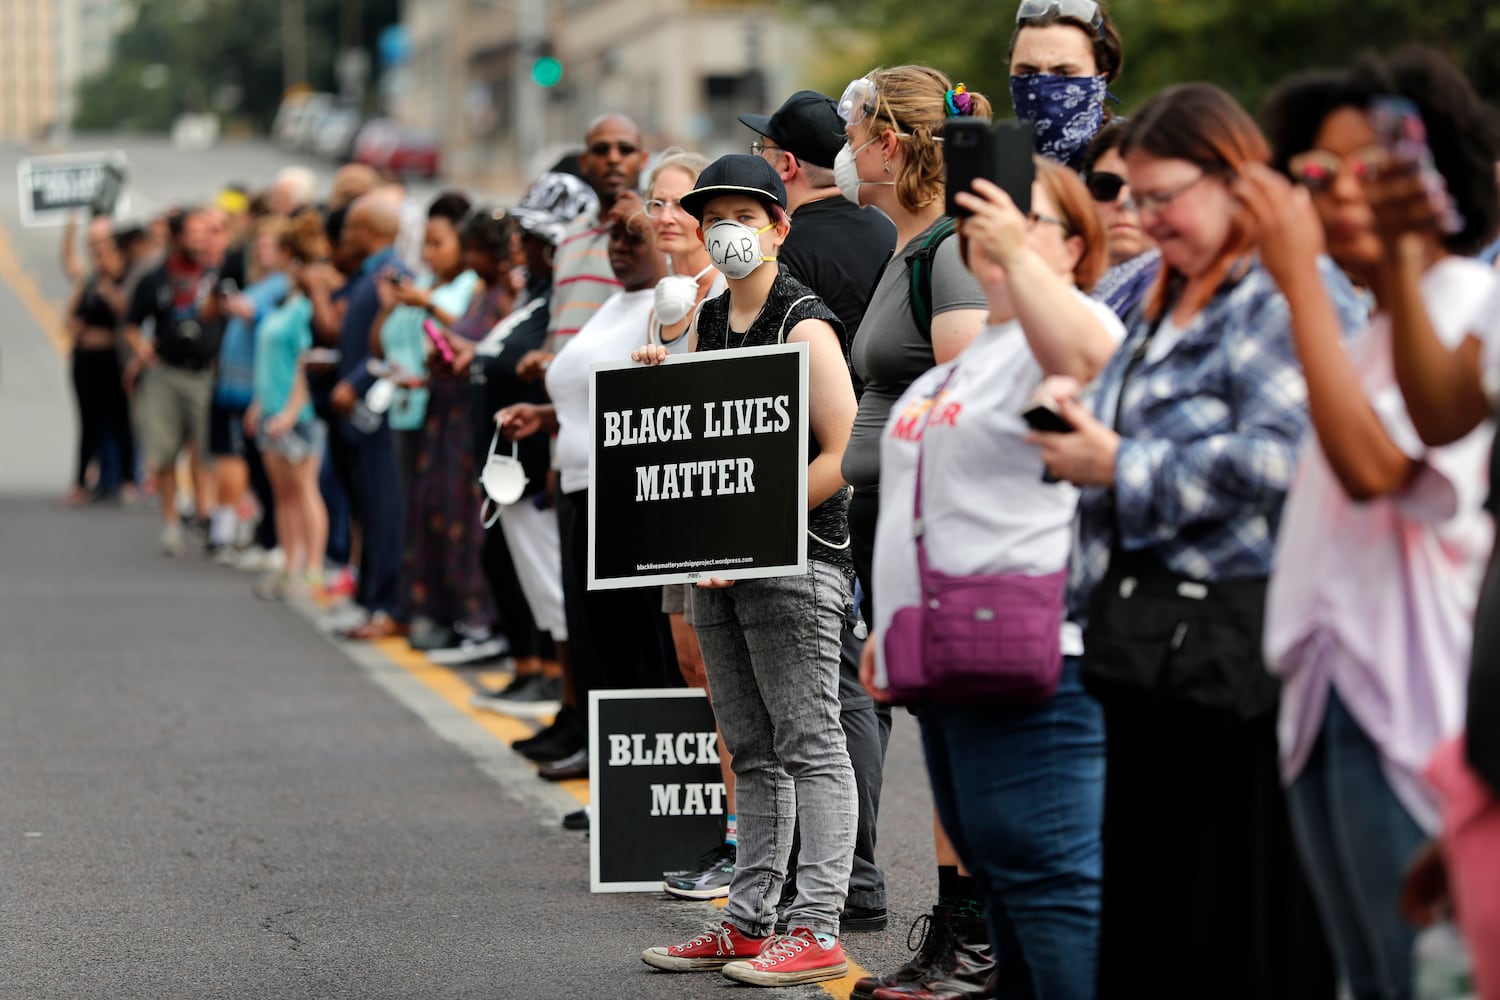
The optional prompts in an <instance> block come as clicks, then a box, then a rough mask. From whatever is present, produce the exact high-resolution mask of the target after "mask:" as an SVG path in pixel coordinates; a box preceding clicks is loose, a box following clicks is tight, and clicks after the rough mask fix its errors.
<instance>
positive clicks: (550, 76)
mask: <svg viewBox="0 0 1500 1000" xmlns="http://www.w3.org/2000/svg"><path fill="white" fill-rule="evenodd" d="M562 75H563V66H562V61H561V60H560V59H557V58H555V57H553V56H541V57H540V58H538V59H537V61H536V62H534V63H532V64H531V82H533V83H535V84H536V85H537V86H538V87H555V86H557V84H558V82H559V81H561V80H562Z"/></svg>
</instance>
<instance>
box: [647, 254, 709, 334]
mask: <svg viewBox="0 0 1500 1000" xmlns="http://www.w3.org/2000/svg"><path fill="white" fill-rule="evenodd" d="M713 269H714V266H713V265H712V264H710V265H708V266H707V267H705V268H704V269H703V270H701V271H699V272H698V273H697V274H694V275H686V274H669V275H667V276H666V277H665V278H662V279H661V280H660V281H658V282H657V283H656V321H657V322H658V323H660V324H661V325H662V326H672V325H673V324H675V323H681V322H682V321H683V320H685V319H687V318H688V313H690V312H692V311H693V306H695V305H697V304H698V279H699V278H702V277H703V276H704V275H705V274H707V273H708V272H709V271H712V270H713Z"/></svg>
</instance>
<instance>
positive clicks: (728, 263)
mask: <svg viewBox="0 0 1500 1000" xmlns="http://www.w3.org/2000/svg"><path fill="white" fill-rule="evenodd" d="M774 228H776V223H774V222H772V223H769V224H768V225H764V226H762V227H761V228H759V229H751V228H750V227H749V226H747V225H745V224H744V223H743V222H736V221H735V220H734V219H720V220H719V221H718V222H715V223H714V224H713V225H711V226H709V227H708V228H707V229H705V230H703V245H704V246H705V247H707V248H708V259H709V260H711V261H713V263H714V267H716V268H718V269H719V272H720V273H721V274H723V275H724V277H726V278H733V279H736V280H738V279H740V278H748V277H749V276H750V275H751V274H752V273H753V272H754V271H755V269H756V268H757V267H760V266H761V265H762V264H764V263H765V262H766V261H768V260H775V259H776V258H775V257H767V256H766V255H765V254H763V253H761V252H760V234H761V233H764V232H768V231H770V230H772V229H774Z"/></svg>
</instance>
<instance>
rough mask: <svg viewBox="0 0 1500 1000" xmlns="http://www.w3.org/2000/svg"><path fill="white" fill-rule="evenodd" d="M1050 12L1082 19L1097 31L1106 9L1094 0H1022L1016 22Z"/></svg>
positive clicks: (1077, 19) (1059, 15)
mask: <svg viewBox="0 0 1500 1000" xmlns="http://www.w3.org/2000/svg"><path fill="white" fill-rule="evenodd" d="M1048 14H1056V15H1057V16H1058V17H1067V18H1072V19H1073V20H1075V21H1082V22H1083V23H1084V24H1086V25H1088V26H1089V28H1090V29H1092V30H1093V31H1095V32H1098V30H1099V28H1100V26H1101V25H1103V24H1104V11H1102V10H1100V9H1099V5H1098V4H1097V3H1095V2H1094V0H1021V6H1019V7H1017V8H1016V23H1017V24H1020V23H1021V22H1022V21H1030V20H1032V19H1033V18H1038V17H1046V16H1047V15H1048Z"/></svg>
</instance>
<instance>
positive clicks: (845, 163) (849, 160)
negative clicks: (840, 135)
mask: <svg viewBox="0 0 1500 1000" xmlns="http://www.w3.org/2000/svg"><path fill="white" fill-rule="evenodd" d="M878 138H880V137H879V136H875V137H873V138H871V139H870V140H869V142H866V143H864V144H862V145H861V146H860V147H859V149H850V148H849V143H848V142H845V143H844V148H843V149H841V150H839V151H838V155H837V156H835V157H834V158H833V182H834V183H835V184H837V185H838V186H839V193H840V194H842V195H843V196H844V197H845V198H847V199H848V200H850V201H852V202H853V203H854V204H856V205H858V204H859V189H860V188H861V187H866V186H873V187H886V186H890V185H894V184H895V183H896V182H895V181H862V180H860V179H859V164H858V163H855V162H854V158H855V157H856V156H858V155H859V154H860V152H861V151H862V150H863V149H864V148H865V147H866V146H868V145H870V143H873V142H875V140H876V139H878Z"/></svg>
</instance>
